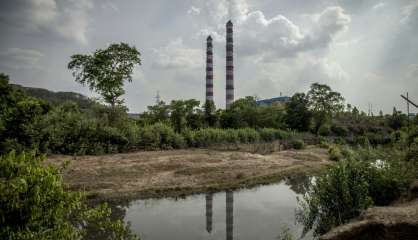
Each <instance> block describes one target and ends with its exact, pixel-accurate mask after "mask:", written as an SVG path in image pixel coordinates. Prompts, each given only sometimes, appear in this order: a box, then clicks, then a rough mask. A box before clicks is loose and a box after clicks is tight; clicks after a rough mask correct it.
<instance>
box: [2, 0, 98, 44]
mask: <svg viewBox="0 0 418 240" xmlns="http://www.w3.org/2000/svg"><path fill="white" fill-rule="evenodd" d="M1 7H2V8H3V7H4V8H3V9H0V21H2V22H6V23H9V24H12V25H17V26H19V27H22V28H24V29H29V30H32V31H46V32H52V33H54V34H57V35H59V36H61V37H63V38H66V39H70V40H75V41H77V42H79V43H82V44H86V43H87V42H88V41H87V36H86V33H87V27H88V14H87V11H88V10H89V9H91V8H92V7H93V2H92V0H67V1H63V0H16V2H15V3H12V4H9V5H8V4H7V3H2V4H1Z"/></svg>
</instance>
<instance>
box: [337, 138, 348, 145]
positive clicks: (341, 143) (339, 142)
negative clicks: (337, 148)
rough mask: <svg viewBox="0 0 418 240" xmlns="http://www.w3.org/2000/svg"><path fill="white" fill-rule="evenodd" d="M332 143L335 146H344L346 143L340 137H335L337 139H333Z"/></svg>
mask: <svg viewBox="0 0 418 240" xmlns="http://www.w3.org/2000/svg"><path fill="white" fill-rule="evenodd" d="M334 143H335V144H338V145H344V144H346V143H347V142H346V141H345V139H344V138H342V137H337V138H335V139H334Z"/></svg>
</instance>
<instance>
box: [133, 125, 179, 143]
mask: <svg viewBox="0 0 418 240" xmlns="http://www.w3.org/2000/svg"><path fill="white" fill-rule="evenodd" d="M138 142H139V146H140V147H141V148H143V149H147V150H155V149H172V148H181V147H183V146H184V145H185V141H184V138H183V137H182V136H181V135H180V134H178V133H176V132H174V130H173V128H171V127H170V126H169V125H167V124H164V123H156V124H154V125H146V126H144V127H142V128H141V129H140V131H139V141H138Z"/></svg>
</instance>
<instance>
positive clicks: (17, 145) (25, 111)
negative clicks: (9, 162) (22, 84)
mask: <svg viewBox="0 0 418 240" xmlns="http://www.w3.org/2000/svg"><path fill="white" fill-rule="evenodd" d="M49 109H50V106H49V105H48V104H46V103H45V102H44V101H42V100H39V99H35V98H30V97H27V96H26V95H25V94H24V93H23V92H22V91H20V90H17V89H15V88H13V87H12V86H11V85H10V84H9V77H8V76H7V75H5V74H0V154H1V153H7V152H9V151H10V150H12V149H15V150H17V151H22V150H24V149H25V148H31V149H33V148H38V147H40V146H39V145H40V144H41V143H40V141H41V139H39V134H38V132H36V131H35V129H34V123H35V122H36V121H38V120H39V119H40V118H41V116H42V115H44V114H45V113H46V112H48V111H49Z"/></svg>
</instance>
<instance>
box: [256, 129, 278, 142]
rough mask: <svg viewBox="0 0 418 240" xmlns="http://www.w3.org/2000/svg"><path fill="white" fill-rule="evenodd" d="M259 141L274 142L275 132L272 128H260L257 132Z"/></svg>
mask: <svg viewBox="0 0 418 240" xmlns="http://www.w3.org/2000/svg"><path fill="white" fill-rule="evenodd" d="M258 132H259V133H260V139H261V140H262V141H265V142H272V141H274V140H276V130H275V129H272V128H262V129H260V130H259V131H258Z"/></svg>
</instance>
